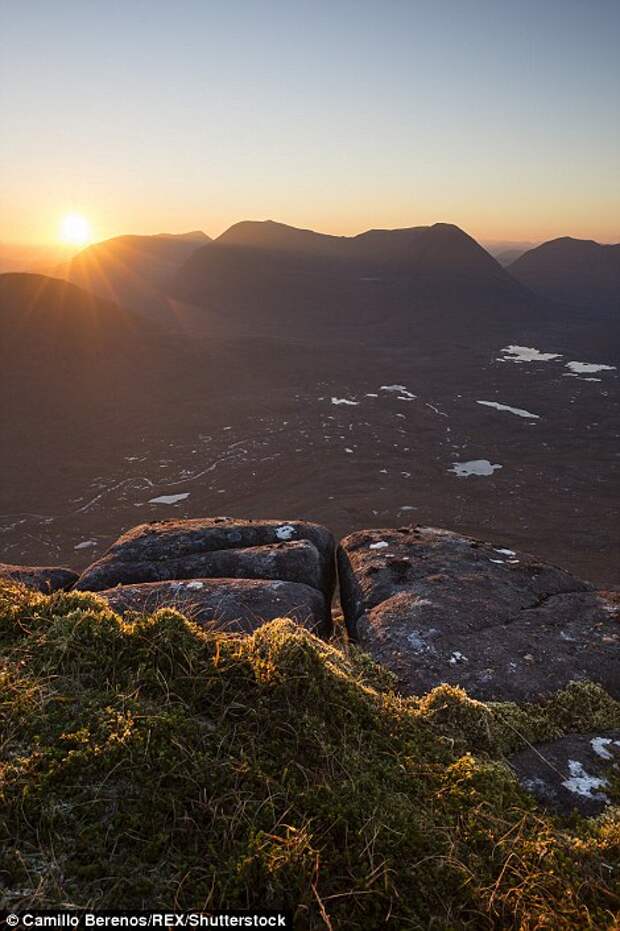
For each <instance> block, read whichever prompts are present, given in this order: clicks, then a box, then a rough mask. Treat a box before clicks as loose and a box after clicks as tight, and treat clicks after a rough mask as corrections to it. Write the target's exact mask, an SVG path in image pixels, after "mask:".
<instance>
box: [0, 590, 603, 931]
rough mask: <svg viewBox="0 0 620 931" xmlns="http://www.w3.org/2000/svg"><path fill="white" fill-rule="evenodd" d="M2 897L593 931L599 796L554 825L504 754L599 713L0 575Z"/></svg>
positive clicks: (330, 921) (583, 697) (367, 923)
mask: <svg viewBox="0 0 620 931" xmlns="http://www.w3.org/2000/svg"><path fill="white" fill-rule="evenodd" d="M0 663H1V665H0V676H1V680H2V692H1V698H0V729H1V730H0V753H1V756H0V760H1V762H0V767H1V769H0V833H1V835H2V838H1V839H2V853H1V854H0V884H1V887H2V895H1V897H0V904H1V905H2V907H7V906H20V907H24V906H26V905H32V906H39V907H53V906H58V905H61V904H62V905H72V906H86V905H88V906H90V907H101V908H104V907H107V908H114V907H116V908H118V907H123V906H126V907H129V906H134V907H156V906H166V907H170V906H173V905H174V906H176V907H178V908H190V907H191V908H207V907H209V906H213V907H216V906H217V907H224V906H228V907H241V908H243V907H249V906H253V905H256V906H259V905H261V906H266V907H269V906H274V907H275V906H278V907H283V906H287V907H291V908H293V909H294V910H295V914H296V926H297V927H299V928H300V929H319V928H321V929H325V928H333V929H346V931H348V929H351V931H355V929H362V928H364V929H368V928H371V929H375V928H382V927H393V928H395V929H406V928H412V929H414V928H420V929H427V928H432V929H462V928H467V929H472V931H473V929H475V931H478V929H491V928H515V929H516V928H521V929H540V928H549V929H562V928H591V929H603V928H612V927H614V917H613V916H614V914H615V913H616V912H617V909H618V907H619V906H620V898H619V897H618V870H619V867H620V817H619V815H618V809H615V810H612V812H611V813H610V814H608V815H607V816H605V817H602V818H599V819H596V820H583V819H579V818H576V817H575V818H574V819H572V820H570V821H561V820H559V819H554V818H552V817H550V816H548V815H546V814H544V813H542V812H541V811H540V810H539V809H537V808H536V806H535V805H534V803H533V800H532V799H531V798H530V797H529V796H528V795H527V794H526V793H524V792H522V791H521V790H520V788H519V786H518V784H517V783H516V781H515V779H514V777H513V776H512V774H511V772H510V770H509V769H508V768H507V766H506V765H505V763H504V762H503V755H504V754H505V753H507V752H508V751H510V750H512V749H515V748H517V747H519V746H521V745H522V743H523V741H534V740H539V739H543V738H547V737H554V736H557V735H559V734H561V733H565V732H568V731H571V730H582V729H583V730H587V729H590V728H592V729H595V728H603V727H612V726H617V725H618V724H619V723H620V708H619V706H618V704H617V703H616V702H614V701H612V700H611V699H610V698H609V697H608V696H607V695H605V693H604V692H602V690H600V689H599V688H597V687H595V686H593V685H588V684H585V685H578V686H577V685H575V686H571V688H569V689H568V690H566V691H565V692H563V693H560V694H559V695H558V696H556V697H555V698H554V699H553V700H551V701H549V702H547V703H546V704H545V705H541V706H530V707H522V708H518V707H516V706H515V705H509V704H502V705H485V704H483V703H480V702H476V701H473V700H471V699H469V698H468V697H467V695H465V694H464V693H463V692H461V691H459V690H458V689H454V688H451V687H447V686H443V687H440V688H437V689H435V690H434V691H432V692H430V693H429V694H428V695H426V696H424V697H423V698H422V699H419V700H414V699H402V698H399V697H398V696H397V695H395V694H394V693H393V692H392V691H390V685H391V678H390V675H389V673H387V672H386V671H385V670H382V669H381V668H379V667H377V666H376V665H374V664H373V663H372V661H371V660H370V659H369V658H368V657H367V656H364V655H363V654H360V653H358V652H357V651H356V650H355V649H354V648H349V649H348V651H347V655H345V654H344V653H343V652H342V651H341V650H340V649H338V648H336V647H332V646H330V645H327V644H325V643H323V642H321V641H320V640H317V639H316V638H314V637H313V636H312V635H311V634H309V633H307V632H306V631H304V630H302V629H300V628H299V627H298V626H296V625H295V624H293V623H291V622H290V621H286V620H282V621H274V622H272V623H269V624H266V625H265V626H263V627H262V628H261V629H260V630H258V631H257V632H256V633H255V634H254V635H253V636H252V637H248V638H240V637H234V636H231V635H224V634H217V633H214V632H207V631H203V630H201V629H199V628H198V627H196V626H194V625H193V624H192V623H191V622H189V621H187V620H186V619H185V618H183V617H182V616H181V615H180V614H177V613H176V612H174V611H171V610H162V611H159V612H157V613H156V614H154V615H151V616H136V617H135V618H133V619H132V620H131V622H124V621H122V620H121V619H120V618H119V617H118V616H116V615H115V614H113V613H112V612H111V611H110V610H109V609H108V608H107V607H106V606H105V605H104V603H103V602H102V601H100V600H99V599H98V598H97V597H96V596H93V595H89V594H84V593H75V594H59V595H52V596H49V597H47V596H42V595H37V594H34V593H32V592H27V591H26V590H25V589H23V588H21V587H19V586H15V585H5V586H4V587H3V588H0Z"/></svg>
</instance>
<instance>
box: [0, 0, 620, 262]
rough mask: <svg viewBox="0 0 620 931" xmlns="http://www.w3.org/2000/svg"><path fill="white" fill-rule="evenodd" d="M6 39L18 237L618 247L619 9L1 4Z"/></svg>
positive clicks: (1, 44)
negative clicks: (425, 233) (280, 230)
mask: <svg viewBox="0 0 620 931" xmlns="http://www.w3.org/2000/svg"><path fill="white" fill-rule="evenodd" d="M0 35H1V36H2V37H1V38H0V88H1V89H0V113H1V114H2V122H3V130H4V144H3V147H2V150H1V151H0V171H1V174H2V178H3V185H2V217H1V219H0V241H9V242H15V243H25V244H27V243H33V244H34V243H41V244H45V243H49V242H53V241H55V240H56V239H57V238H58V227H59V223H60V222H61V219H62V217H63V216H65V215H67V214H71V213H76V214H80V215H82V216H84V217H85V218H87V219H88V222H89V224H90V229H91V233H92V236H91V238H92V239H93V240H102V239H107V238H110V237H112V236H115V235H120V234H124V233H136V234H138V233H142V234H152V233H157V232H162V231H165V232H182V231H185V230H192V229H197V228H200V229H204V230H205V232H207V233H208V234H209V235H212V236H216V235H218V234H219V233H220V232H222V231H223V230H224V229H226V228H228V227H229V226H230V225H232V223H234V222H236V221H238V220H241V219H252V218H262V217H273V218H274V219H277V220H279V221H281V222H284V223H287V224H290V225H293V226H299V227H304V228H310V229H315V230H320V231H322V232H327V233H333V234H337V235H350V234H353V233H357V232H360V231H362V230H365V229H369V228H373V227H381V228H397V227H404V226H410V225H429V224H432V223H434V222H437V221H438V220H444V221H446V222H451V223H454V224H456V225H458V226H460V227H461V228H463V229H464V230H466V231H467V232H468V233H469V234H470V235H472V236H474V237H475V238H476V239H477V240H479V241H482V242H485V241H486V242H489V241H492V240H506V241H533V242H542V241H544V240H548V239H552V238H555V237H557V236H565V235H568V236H574V237H576V238H583V239H594V240H596V241H599V242H618V241H619V240H620V220H619V217H620V193H619V192H620V183H619V181H620V179H619V177H618V175H619V167H618V166H619V165H620V121H619V120H618V114H617V98H618V90H619V89H620V64H619V59H618V56H617V54H616V52H617V48H618V45H619V40H620V7H619V6H618V5H617V4H615V3H612V2H609V0H598V2H594V3H591V4H588V5H587V6H584V5H580V4H577V3H575V2H572V0H565V2H559V0H553V2H549V3H547V4H545V5H543V6H541V5H540V4H535V3H533V2H531V0H528V2H526V3H525V4H524V5H523V4H522V5H521V6H520V7H519V8H518V9H511V8H509V7H507V6H506V5H503V4H497V3H492V2H490V0H477V2H475V3H473V4H468V5H467V7H466V8H465V7H464V6H463V5H462V4H458V3H456V2H447V0H446V2H442V3H430V2H427V0H416V2H412V3H407V4H405V3H400V2H396V0H395V2H392V3H390V4H388V5H385V4H379V3H377V2H362V3H357V4H353V3H350V2H349V0H342V2H340V3H338V4H337V5H336V6H334V5H333V4H328V3H326V2H322V0H318V2H315V3H313V4H312V5H310V4H306V3H297V4H293V5H286V4H284V3H279V2H273V0H272V2H264V0H263V2H261V0H248V2H246V3H238V2H236V3H235V2H232V3H226V4H224V3H221V2H213V3H209V4H202V3H197V2H195V0H186V2H184V3H183V4H181V5H178V6H172V5H170V4H169V3H164V2H159V0H153V2H150V3H148V4H147V3H144V2H142V0H133V2H129V3H127V2H125V3H111V4H106V5H105V8H104V7H103V6H102V5H100V4H93V5H86V4H82V3H77V2H75V0H59V2H57V3H54V4H53V5H52V4H47V3H39V2H34V3H30V4H27V5H24V4H18V3H17V2H15V0H0ZM593 166H595V170H594V169H593Z"/></svg>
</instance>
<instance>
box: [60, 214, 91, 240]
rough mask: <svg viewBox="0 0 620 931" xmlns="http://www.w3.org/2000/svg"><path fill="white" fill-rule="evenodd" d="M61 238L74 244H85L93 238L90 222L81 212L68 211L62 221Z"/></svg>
mask: <svg viewBox="0 0 620 931" xmlns="http://www.w3.org/2000/svg"><path fill="white" fill-rule="evenodd" d="M60 238H61V239H62V241H63V242H66V243H69V244H70V245H73V246H85V245H86V244H87V243H89V242H90V241H91V238H92V236H91V232H90V223H89V222H88V220H87V219H86V217H83V216H81V215H80V214H79V213H68V214H67V215H66V216H65V217H63V218H62V220H61V223H60Z"/></svg>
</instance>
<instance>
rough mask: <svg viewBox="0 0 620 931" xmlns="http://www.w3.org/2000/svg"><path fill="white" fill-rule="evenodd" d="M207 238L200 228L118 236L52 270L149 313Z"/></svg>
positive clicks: (161, 302)
mask: <svg viewBox="0 0 620 931" xmlns="http://www.w3.org/2000/svg"><path fill="white" fill-rule="evenodd" d="M208 241H209V237H208V236H206V235H205V233H202V232H200V231H197V232H192V233H185V234H180V235H171V234H168V233H162V234H160V235H157V236H117V237H115V238H114V239H107V240H105V241H103V242H98V243H95V244H94V245H92V246H89V247H88V248H87V249H84V250H82V252H80V253H78V255H76V256H74V258H72V259H71V260H70V261H69V262H67V263H66V264H65V265H62V266H60V267H59V268H58V269H56V274H57V275H58V276H59V277H62V278H66V279H67V280H69V281H71V282H72V283H73V284H76V285H79V286H80V287H82V288H85V289H86V290H88V291H91V292H92V293H93V294H97V295H98V296H99V297H103V298H105V299H106V300H110V301H114V302H116V303H118V304H124V305H126V306H128V307H131V309H132V310H135V311H139V312H141V313H144V314H147V315H151V316H152V315H154V314H155V313H156V312H158V311H159V312H161V310H162V309H165V307H166V303H165V300H164V297H163V295H162V293H161V290H162V288H163V287H164V286H165V285H166V284H167V282H168V281H169V279H170V278H171V277H172V276H173V275H174V273H175V272H176V271H177V270H178V269H179V268H180V267H181V265H182V264H183V262H184V261H185V260H186V259H187V258H188V257H189V256H190V255H191V254H192V253H193V252H194V251H195V250H196V249H198V248H200V246H202V245H204V243H206V242H208Z"/></svg>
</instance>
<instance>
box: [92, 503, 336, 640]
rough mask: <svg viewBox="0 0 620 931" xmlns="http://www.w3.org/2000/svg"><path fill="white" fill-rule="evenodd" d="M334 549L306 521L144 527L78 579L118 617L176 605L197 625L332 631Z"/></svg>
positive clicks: (167, 523) (316, 527)
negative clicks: (289, 625) (282, 620)
mask: <svg viewBox="0 0 620 931" xmlns="http://www.w3.org/2000/svg"><path fill="white" fill-rule="evenodd" d="M334 551H335V543H334V539H333V537H332V535H331V534H330V532H329V531H328V530H326V529H325V528H324V527H321V526H319V525H318V524H312V523H308V522H306V521H290V522H284V521H274V520H265V521H250V520H235V519H232V518H225V517H219V518H218V517H216V518H205V519H200V520H181V521H178V520H170V521H159V522H156V523H152V524H141V525H140V526H139V527H135V528H134V529H132V530H130V531H128V532H127V533H125V534H123V536H122V537H120V538H119V540H118V541H117V542H116V543H115V544H114V545H113V546H112V547H111V548H110V549H109V550H108V552H107V553H106V554H105V555H104V556H103V557H102V558H101V559H99V560H97V562H95V563H93V564H92V565H91V566H89V567H88V568H87V569H86V570H85V571H84V572H83V573H82V575H81V576H80V578H79V581H78V582H77V585H76V588H78V589H80V590H83V591H96V592H100V593H101V594H102V596H103V597H105V598H106V599H107V600H108V602H109V603H110V604H111V605H112V607H114V609H115V610H118V611H126V610H129V609H131V610H141V611H143V610H149V611H150V610H153V608H154V607H157V606H163V605H176V606H177V607H179V608H180V609H181V610H183V611H186V612H187V613H188V614H189V615H190V616H191V617H193V618H194V619H195V620H197V621H199V622H200V623H207V622H209V623H211V622H213V623H215V624H216V625H217V626H218V627H220V628H225V629H228V630H238V631H244V632H249V631H252V630H255V629H256V627H258V626H260V624H261V623H264V622H265V621H269V620H273V618H276V617H283V616H287V617H291V618H293V619H295V620H297V621H299V622H300V623H301V624H304V625H305V626H308V627H309V628H310V629H312V630H314V631H315V632H316V633H320V634H321V635H326V634H328V633H329V632H330V631H331V612H330V604H331V598H332V594H333V590H334V582H335V564H334Z"/></svg>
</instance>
